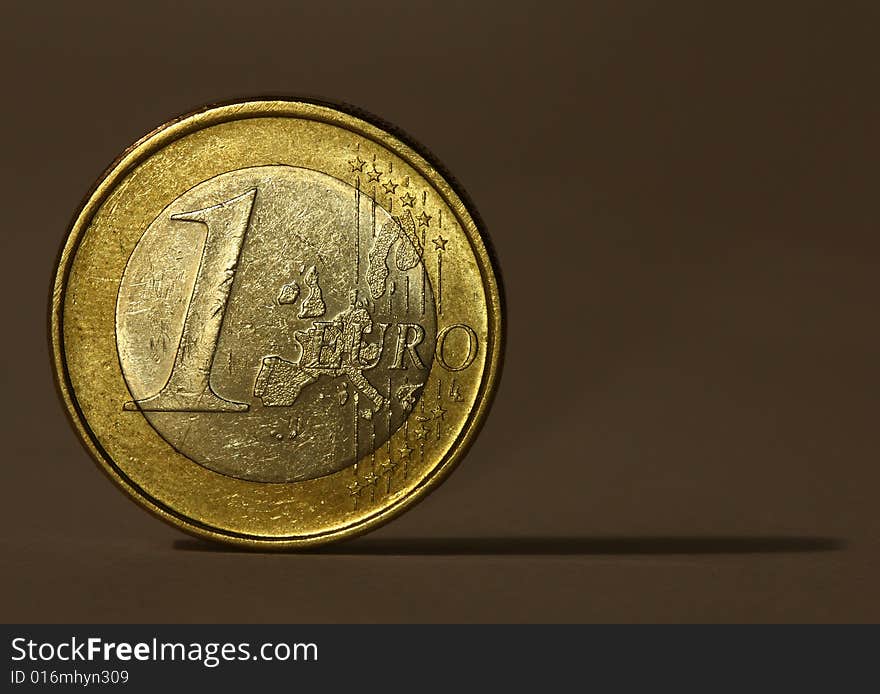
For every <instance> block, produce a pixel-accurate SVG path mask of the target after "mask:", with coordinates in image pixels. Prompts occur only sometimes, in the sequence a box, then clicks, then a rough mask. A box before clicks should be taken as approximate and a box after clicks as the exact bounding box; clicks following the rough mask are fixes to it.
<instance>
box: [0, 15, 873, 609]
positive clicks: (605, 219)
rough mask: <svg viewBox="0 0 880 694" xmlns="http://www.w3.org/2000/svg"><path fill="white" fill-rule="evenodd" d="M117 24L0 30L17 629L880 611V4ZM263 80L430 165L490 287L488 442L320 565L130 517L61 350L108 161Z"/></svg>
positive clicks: (9, 476) (141, 18) (8, 516)
mask: <svg viewBox="0 0 880 694" xmlns="http://www.w3.org/2000/svg"><path fill="white" fill-rule="evenodd" d="M120 5H125V3H111V2H107V3H100V4H96V3H83V2H78V3H57V5H52V4H49V3H17V4H16V5H15V6H13V7H6V8H4V19H3V22H2V25H0V64H2V65H3V82H4V92H5V97H4V104H3V108H2V115H0V123H2V131H0V132H2V135H3V138H2V152H3V166H2V173H0V175H2V191H3V196H2V205H3V224H2V234H0V243H2V251H3V252H2V258H3V272H2V273H0V278H2V280H0V281H2V292H3V294H2V295H3V297H4V301H3V313H4V328H3V330H4V335H3V359H2V381H3V393H4V396H3V401H2V407H3V413H2V427H3V432H2V433H3V439H2V440H3V446H4V449H5V453H4V455H3V459H2V467H0V470H2V478H0V479H2V489H3V503H2V506H0V508H2V516H0V521H2V526H0V527H2V531H0V532H2V551H3V560H2V581H3V587H2V591H0V595H2V602H0V616H2V618H3V619H4V620H5V621H16V620H18V621H68V620H74V621H170V622H177V621H182V622H184V621H215V620H216V621H282V622H283V621H292V622H298V621H486V620H492V621H509V620H511V621H563V620H577V621H582V620H603V621H605V620H623V621H657V620H661V621H682V620H698V621H717V620H724V621H754V620H760V621H765V620H774V621H775V620H797V621H801V620H820V621H827V620H835V621H836V620H877V619H880V601H878V585H880V555H878V549H880V538H878V530H880V523H878V520H880V514H878V511H877V504H876V498H877V495H878V482H880V456H878V453H877V451H878V441H877V436H878V426H877V418H878V412H880V408H878V405H880V402H878V392H880V390H878V386H880V369H878V353H880V351H878V337H880V332H878V314H877V290H878V286H877V266H878V260H880V255H878V252H880V243H878V224H877V220H878V214H880V200H878V195H877V185H878V161H880V157H878V154H880V139H878V134H880V128H878V123H880V120H878V118H880V98H878V78H880V50H878V44H877V27H878V25H880V9H878V5H877V3H864V4H860V3H848V4H847V6H846V7H843V8H842V7H840V6H839V5H840V4H839V3H827V4H825V5H823V4H820V3H804V2H798V3H791V4H788V5H783V4H778V3H771V5H772V7H767V6H765V5H766V3H757V4H756V5H754V6H752V7H749V8H747V7H745V6H744V5H743V4H742V3H724V5H726V6H725V7H722V6H721V5H720V4H718V3H708V4H707V3H698V2H694V3H687V4H680V3H651V2H617V1H608V2H571V3H565V4H554V3H550V2H546V1H542V2H535V3H528V4H527V3H521V2H518V3H513V2H505V3H501V2H497V3H482V4H472V3H468V2H463V3H449V2H442V3H431V4H427V3H426V4H421V3H417V2H411V1H410V2H398V1H397V0H394V1H392V0H388V1H385V2H378V1H372V0H359V1H358V2H344V3H329V4H328V3H319V2H310V3H308V5H302V6H298V4H294V3H280V2H279V3H275V4H268V3H260V2H254V1H253V0H245V1H237V2H219V1H217V0H214V1H212V2H205V3H187V4H185V5H184V4H183V3H178V2H173V1H166V2H158V1H151V2H148V3H147V2H144V3H138V4H137V5H133V4H132V5H131V6H126V7H119V6H120ZM707 5H709V6H707ZM266 93H294V94H295V93H300V94H305V95H315V96H320V97H326V98H330V99H335V100H342V101H347V102H351V103H354V104H357V105H359V106H361V107H363V108H366V109H368V110H370V111H372V112H374V113H376V114H378V115H380V116H382V117H384V118H387V119H389V120H390V121H392V122H394V123H396V124H398V125H400V126H401V127H402V128H404V129H405V130H407V131H409V132H410V133H412V134H413V136H415V137H416V138H417V139H419V140H420V141H422V142H423V143H425V144H426V145H427V146H428V147H430V148H431V149H433V150H434V151H435V152H436V153H437V155H438V156H439V157H440V158H441V159H442V160H443V161H444V162H445V163H446V165H447V166H448V167H449V169H451V170H452V171H453V172H454V174H455V175H456V176H457V177H458V178H459V179H460V181H461V182H462V184H463V185H464V186H465V188H466V189H467V190H468V192H469V193H470V194H471V196H472V197H473V199H474V200H475V202H476V204H477V206H478V208H479V210H480V212H481V214H482V216H483V217H484V219H485V221H486V224H487V226H488V228H489V230H490V232H491V234H492V237H493V239H494V242H495V245H496V247H497V250H498V254H499V256H500V260H501V264H502V268H503V271H504V277H505V281H506V285H507V298H508V305H509V340H508V351H507V363H506V370H505V376H504V379H503V381H502V386H501V389H500V392H499V396H498V398H497V400H496V403H495V407H494V410H493V412H492V415H491V417H490V419H489V421H488V423H487V425H486V427H485V429H484V431H483V434H482V436H481V437H480V438H479V441H478V443H477V444H476V445H475V446H474V448H473V449H472V452H471V453H470V455H469V456H468V457H467V459H466V460H465V462H464V463H463V464H462V466H461V467H460V468H459V470H458V471H457V472H456V473H455V474H454V475H453V476H452V477H451V478H450V479H449V480H448V481H447V482H446V483H445V484H444V485H443V486H442V487H441V488H440V489H439V490H438V491H437V492H435V493H434V494H433V495H432V496H431V497H430V498H429V499H427V500H426V501H424V502H423V503H422V504H421V505H419V506H418V507H417V508H415V509H413V510H412V511H410V512H409V513H407V514H406V515H405V516H403V517H401V518H400V519H398V520H397V521H395V522H394V523H392V524H391V525H388V526H386V527H385V528H383V529H381V530H379V531H377V532H375V533H373V534H371V535H370V536H368V537H366V538H363V539H361V540H358V541H355V542H352V543H349V544H346V545H339V546H336V547H332V548H330V549H329V550H328V551H326V552H323V553H320V554H309V555H281V556H279V555H259V554H246V553H238V552H230V551H225V550H223V549H214V548H212V547H208V546H206V545H202V544H200V543H198V542H196V541H194V540H189V539H186V538H185V537H184V536H183V535H181V534H179V533H178V532H177V531H175V530H174V529H172V528H170V527H166V526H165V525H164V524H162V523H160V522H158V521H156V520H154V519H152V518H151V517H149V516H148V515H147V514H146V513H144V512H143V511H141V510H140V509H139V508H137V507H136V506H135V505H133V504H132V503H130V502H129V501H127V500H126V499H125V498H124V497H123V496H122V495H121V494H120V493H119V492H118V491H116V490H115V489H114V488H113V487H112V486H111V485H110V484H109V483H108V482H107V481H106V480H105V479H104V478H103V476H102V475H101V474H100V473H99V472H98V470H97V469H96V468H95V467H94V466H93V465H92V463H91V462H90V460H89V458H88V457H87V455H86V454H85V453H84V451H83V450H82V448H81V447H80V445H79V444H78V442H77V441H76V439H75V437H74V435H73V434H72V432H71V431H70V429H69V427H68V425H67V422H66V420H65V417H64V414H63V412H62V409H61V407H60V406H59V404H58V403H57V401H56V398H55V393H54V390H53V385H52V380H51V376H50V371H49V366H48V353H47V347H46V341H45V321H46V316H45V314H46V294H47V288H48V286H49V282H50V276H51V273H52V265H53V263H54V260H55V254H56V252H57V249H58V247H59V245H60V243H61V242H62V239H63V237H64V234H65V230H66V228H67V225H68V222H69V220H70V216H71V214H72V213H73V212H74V210H75V208H76V206H77V205H78V203H79V201H80V199H81V197H82V196H83V195H84V194H85V192H86V190H87V189H88V188H89V186H90V185H91V183H92V182H93V180H94V179H95V178H96V177H97V175H98V174H99V173H100V172H101V171H102V170H103V168H104V167H105V166H106V165H107V164H109V162H110V161H111V160H112V159H113V157H114V156H115V155H116V154H117V153H118V152H120V151H121V150H122V149H123V148H124V147H126V146H127V145H128V144H129V143H130V142H132V141H134V140H135V139H136V138H138V137H139V136H141V135H142V134H143V133H145V132H147V131H149V130H151V129H152V128H154V127H155V126H156V125H158V124H159V123H161V122H163V121H164V120H166V119H168V118H169V117H171V116H173V115H176V114H178V113H180V112H183V111H187V110H189V109H191V108H192V107H195V106H198V105H199V104H202V103H205V102H210V101H216V100H221V99H228V98H235V97H241V96H248V95H261V94H266Z"/></svg>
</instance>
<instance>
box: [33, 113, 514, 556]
mask: <svg viewBox="0 0 880 694" xmlns="http://www.w3.org/2000/svg"><path fill="white" fill-rule="evenodd" d="M50 335H51V342H52V355H53V362H54V368H55V374H56V379H57V383H58V388H59V392H60V394H61V399H62V401H63V404H64V406H65V408H66V410H67V412H68V414H69V416H70V419H71V421H72V423H73V426H74V428H75V430H76V431H77V433H78V434H79V437H80V438H81V440H82V442H83V443H84V445H85V447H86V448H87V449H88V451H89V452H90V453H91V455H92V456H93V457H94V458H95V460H96V461H97V463H98V465H99V466H100V467H101V469H102V470H103V471H104V472H105V473H106V474H107V475H108V476H109V477H110V478H111V480H113V481H114V482H115V483H116V484H117V485H118V486H119V487H120V488H121V489H123V490H124V491H125V492H126V493H127V494H128V495H129V496H130V497H131V498H132V499H134V500H135V501H137V502H138V503H139V504H141V505H142V506H143V507H145V508H146V509H148V510H149V511H151V512H153V513H154V514H155V515H157V516H158V517H160V518H162V519H163V520H165V521H168V522H170V523H172V524H174V525H175V526H177V527H178V528H181V529H183V530H185V531H187V532H190V533H193V534H195V535H198V536H201V537H204V538H209V539H213V540H220V541H226V542H230V543H234V544H238V545H244V546H249V547H256V548H296V547H305V546H311V545H315V544H320V543H324V542H329V541H333V540H338V539H342V538H346V537H351V536H354V535H356V534H359V533H362V532H364V531H366V530H369V529H370V528H373V527H375V526H377V525H379V524H381V523H383V522H385V521H387V520H389V519H391V518H392V517H394V516H395V515H397V514H399V513H400V512H402V511H404V510H405V509H406V508H408V507H410V506H411V505H412V504H413V503H415V502H416V501H418V500H419V499H421V498H423V497H424V496H425V494H427V493H428V492H429V491H430V490H431V489H433V488H435V487H436V486H437V484H438V483H439V482H440V481H442V480H443V479H444V477H445V476H446V475H447V474H448V473H449V472H450V471H451V470H452V469H453V467H454V466H455V465H456V464H457V463H458V462H459V460H460V459H461V458H462V456H463V455H464V453H465V451H466V449H467V448H468V446H469V445H470V444H471V443H472V441H473V440H474V437H475V436H476V434H477V432H478V430H479V427H480V426H481V424H482V422H483V420H484V418H485V416H486V413H487V411H488V408H489V405H490V402H491V399H492V396H493V394H494V392H495V389H496V386H497V383H498V378H499V376H500V368H501V361H502V351H503V300H502V291H501V285H500V277H499V274H498V271H497V265H496V262H495V260H494V258H493V254H492V252H491V249H490V246H489V241H488V238H487V236H486V234H485V231H484V230H483V229H482V226H481V223H480V221H479V218H478V216H477V214H476V213H475V211H474V208H473V206H472V204H471V203H470V202H469V200H468V199H467V197H466V196H465V195H464V193H463V192H462V191H461V189H460V188H459V187H458V186H457V185H456V184H455V183H454V181H453V180H452V179H451V178H450V177H449V176H448V175H447V174H445V173H444V170H443V168H442V167H441V166H440V165H439V164H438V163H437V161H436V159H434V157H433V156H432V155H430V154H429V153H427V151H426V150H424V149H423V148H422V147H420V146H418V145H416V144H415V143H413V142H412V141H411V140H410V139H409V138H408V137H406V136H404V135H403V134H401V133H400V132H399V131H397V130H396V129H394V128H392V127H391V126H389V125H387V124H386V123H384V122H381V121H379V120H377V119H375V118H374V117H372V116H368V115H365V114H363V113H361V112H360V111H357V110H355V109H352V108H348V107H341V106H336V105H331V104H327V103H323V102H316V101H308V100H259V101H258V100H254V101H244V102H236V103H228V104H222V105H217V106H211V107H206V108H205V109H202V110H200V111H198V112H196V113H192V114H189V115H187V116H183V117H181V118H178V119H175V120H173V121H170V122H169V123H166V124H165V125H163V126H162V127H160V128H159V129H157V130H155V131H154V132H152V133H151V134H149V135H147V136H146V137H145V138H143V139H142V140H140V141H139V142H137V143H136V144H134V145H133V146H132V147H131V148H129V149H128V150H127V151H126V152H125V153H124V154H123V155H122V156H121V157H120V158H119V159H118V160H117V161H116V162H115V163H114V164H113V165H112V166H111V168H110V169H109V170H108V172H107V173H106V174H105V175H104V177H103V178H102V179H101V180H100V181H99V182H98V184H97V185H96V187H95V188H94V190H93V192H92V193H91V195H90V196H89V197H88V198H87V200H86V201H85V203H84V204H83V206H82V208H81V210H80V211H79V213H78V214H77V216H76V218H75V221H74V222H73V225H72V227H71V229H70V231H69V233H68V236H67V238H66V241H65V243H64V246H63V249H62V252H61V254H60V258H59V262H58V267H57V271H56V275H55V283H54V291H53V293H52V302H51V325H50Z"/></svg>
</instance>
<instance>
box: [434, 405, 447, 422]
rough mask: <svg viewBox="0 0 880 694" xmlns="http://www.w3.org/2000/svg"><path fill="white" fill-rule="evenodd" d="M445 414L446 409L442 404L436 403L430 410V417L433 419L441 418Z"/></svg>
mask: <svg viewBox="0 0 880 694" xmlns="http://www.w3.org/2000/svg"><path fill="white" fill-rule="evenodd" d="M445 414H446V410H445V409H443V406H442V405H437V407H435V408H434V409H433V410H431V417H432V418H433V419H443V417H444V415H445Z"/></svg>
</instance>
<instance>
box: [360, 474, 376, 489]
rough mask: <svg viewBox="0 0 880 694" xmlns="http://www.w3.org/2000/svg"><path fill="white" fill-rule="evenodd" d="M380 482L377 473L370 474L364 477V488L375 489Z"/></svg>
mask: <svg viewBox="0 0 880 694" xmlns="http://www.w3.org/2000/svg"><path fill="white" fill-rule="evenodd" d="M378 481H379V475H377V474H376V473H375V472H368V473H367V474H366V475H364V485H363V486H365V487H375V486H376V482H378Z"/></svg>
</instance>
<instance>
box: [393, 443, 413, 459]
mask: <svg viewBox="0 0 880 694" xmlns="http://www.w3.org/2000/svg"><path fill="white" fill-rule="evenodd" d="M413 450H414V449H412V448H410V447H409V446H403V448H398V449H397V452H398V453H400V457H401V458H404V459H407V458H409V457H410V456H411V455H412V454H413Z"/></svg>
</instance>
